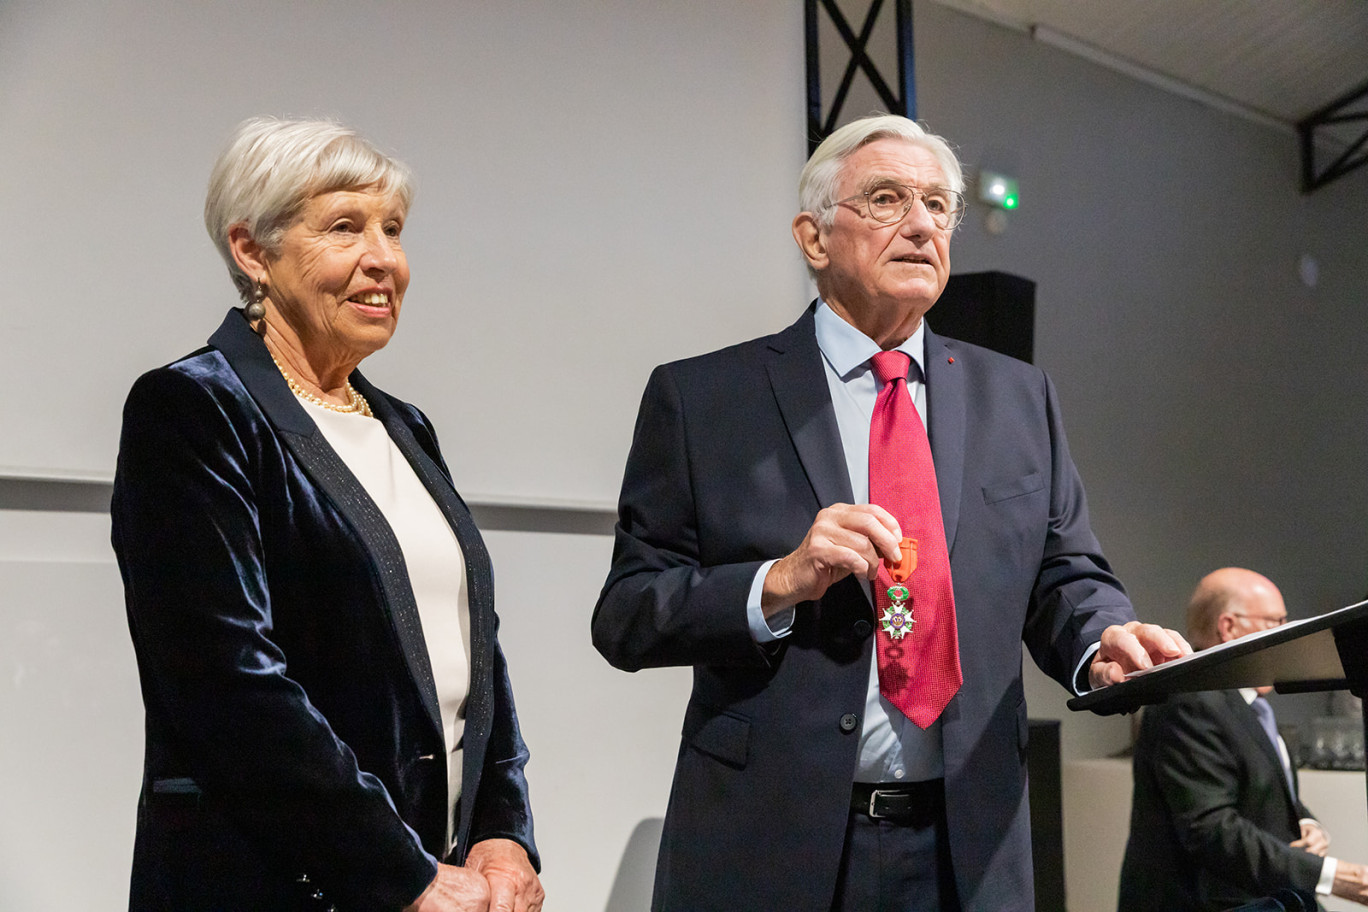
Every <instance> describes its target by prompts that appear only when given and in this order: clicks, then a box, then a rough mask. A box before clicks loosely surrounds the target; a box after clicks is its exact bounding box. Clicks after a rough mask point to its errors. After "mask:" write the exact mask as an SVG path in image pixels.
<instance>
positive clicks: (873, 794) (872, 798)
mask: <svg viewBox="0 0 1368 912" xmlns="http://www.w3.org/2000/svg"><path fill="white" fill-rule="evenodd" d="M882 795H883V792H881V791H880V790H878V789H870V790H869V816H870V818H871V819H873V820H883V819H884V817H885V816H886V815H884V814H880V813H878V812H876V811H875V810H874V806H875V803H876V802H877V801H878V800H879V798H880V797H881V796H882Z"/></svg>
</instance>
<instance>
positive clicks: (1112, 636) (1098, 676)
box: [1088, 621, 1192, 690]
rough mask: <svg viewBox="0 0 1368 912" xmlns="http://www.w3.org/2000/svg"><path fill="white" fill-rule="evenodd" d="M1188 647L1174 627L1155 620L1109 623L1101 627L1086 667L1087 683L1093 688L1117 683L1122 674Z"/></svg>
mask: <svg viewBox="0 0 1368 912" xmlns="http://www.w3.org/2000/svg"><path fill="white" fill-rule="evenodd" d="M1191 653H1192V647H1191V646H1189V645H1188V641H1187V640H1185V639H1183V637H1182V635H1181V634H1179V633H1178V631H1176V630H1168V629H1166V628H1164V627H1160V626H1159V625H1158V624H1142V623H1140V622H1139V621H1131V622H1130V623H1128V624H1125V625H1121V624H1113V625H1112V626H1110V627H1108V628H1107V629H1106V630H1104V631H1102V645H1101V647H1100V648H1099V649H1098V650H1097V653H1096V654H1095V655H1094V656H1093V660H1092V665H1090V666H1089V667H1088V683H1089V684H1091V685H1092V687H1093V689H1094V690H1096V689H1097V688H1099V687H1106V686H1107V685H1108V684H1119V683H1120V682H1122V681H1124V680H1126V674H1127V673H1128V672H1132V671H1140V670H1141V669H1143V668H1152V667H1154V666H1155V665H1161V664H1163V663H1164V662H1167V661H1169V660H1171V659H1176V658H1179V657H1181V656H1185V655H1190V654H1191Z"/></svg>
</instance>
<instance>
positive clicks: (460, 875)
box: [404, 864, 512, 912]
mask: <svg viewBox="0 0 1368 912" xmlns="http://www.w3.org/2000/svg"><path fill="white" fill-rule="evenodd" d="M509 908H512V907H511V906H510V907H509ZM489 909H490V906H489V881H487V880H485V878H484V875H483V874H481V873H480V872H479V871H475V870H472V869H470V868H458V867H456V866H455V865H445V864H439V865H437V876H436V877H434V878H433V879H432V883H430V884H428V886H427V889H426V890H424V891H423V892H422V893H421V894H419V896H418V898H417V899H415V900H414V901H413V902H411V903H409V904H408V905H407V906H405V907H404V912H489Z"/></svg>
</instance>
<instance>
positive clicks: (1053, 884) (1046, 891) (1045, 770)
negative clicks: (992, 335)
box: [937, 305, 1066, 912]
mask: <svg viewBox="0 0 1368 912" xmlns="http://www.w3.org/2000/svg"><path fill="white" fill-rule="evenodd" d="M937 306H938V307H939V306H940V305H937ZM939 331H940V330H937V332H939ZM1030 726H1031V731H1030V741H1029V742H1027V745H1026V771H1027V775H1029V776H1030V790H1031V857H1032V859H1033V860H1034V862H1035V907H1036V912H1066V910H1065V905H1064V784H1063V780H1062V778H1061V775H1060V767H1059V722H1058V721H1057V720H1054V719H1032V720H1030Z"/></svg>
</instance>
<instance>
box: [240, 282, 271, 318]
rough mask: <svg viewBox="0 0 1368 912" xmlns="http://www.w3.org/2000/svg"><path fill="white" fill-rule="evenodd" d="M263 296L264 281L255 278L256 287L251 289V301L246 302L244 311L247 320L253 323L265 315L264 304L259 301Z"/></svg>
mask: <svg viewBox="0 0 1368 912" xmlns="http://www.w3.org/2000/svg"><path fill="white" fill-rule="evenodd" d="M265 298H266V281H265V280H264V279H257V280H256V287H254V288H253V289H252V303H251V304H248V305H247V309H246V310H245V311H244V312H245V313H246V314H247V319H248V320H250V321H251V322H253V323H255V322H256V321H257V320H260V319H261V318H262V317H264V316H266V305H265V304H262V303H261V302H262V301H263V300H265Z"/></svg>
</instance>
